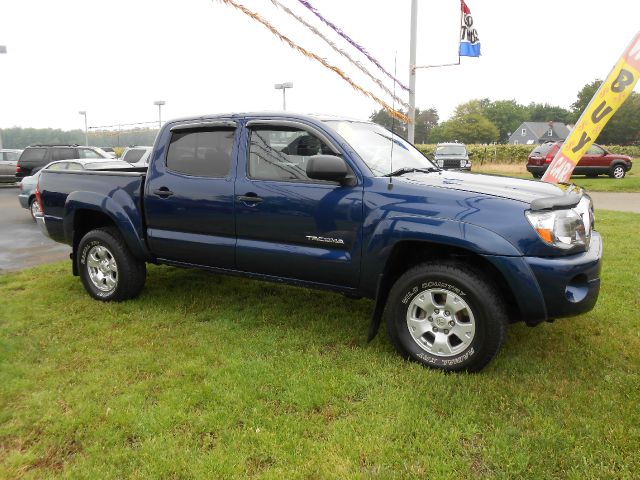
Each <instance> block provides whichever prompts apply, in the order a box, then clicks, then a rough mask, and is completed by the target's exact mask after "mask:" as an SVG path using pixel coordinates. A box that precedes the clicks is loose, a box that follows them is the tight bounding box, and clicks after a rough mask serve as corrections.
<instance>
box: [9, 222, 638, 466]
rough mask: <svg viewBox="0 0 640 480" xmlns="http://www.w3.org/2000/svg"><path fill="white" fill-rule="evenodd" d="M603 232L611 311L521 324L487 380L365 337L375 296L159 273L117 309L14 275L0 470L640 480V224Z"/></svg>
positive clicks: (58, 278)
mask: <svg viewBox="0 0 640 480" xmlns="http://www.w3.org/2000/svg"><path fill="white" fill-rule="evenodd" d="M597 222H598V229H599V230H600V231H601V232H602V233H603V235H604V239H605V259H604V267H603V272H602V281H603V284H602V292H601V298H600V301H599V302H598V305H597V306H596V308H595V309H594V310H593V311H592V312H590V313H588V314H585V315H582V316H580V317H577V318H572V319H564V320H559V321H557V322H556V323H553V324H544V325H541V326H538V327H536V328H528V327H526V326H524V325H521V324H518V325H514V326H513V327H512V328H510V330H509V335H508V338H507V342H506V344H505V348H504V349H503V351H502V353H501V354H500V355H499V356H498V357H497V358H496V359H495V360H494V362H493V363H492V364H491V365H489V367H487V368H486V369H485V370H484V371H483V372H482V373H480V374H477V375H465V374H462V375H446V374H443V373H440V372H437V371H433V370H429V369H425V368H422V367H419V366H418V365H416V364H412V363H407V362H405V361H403V360H402V359H401V358H400V357H398V356H397V355H396V354H395V352H394V351H393V350H392V348H391V346H390V344H389V341H388V339H387V337H386V334H385V333H384V332H383V333H381V335H379V336H378V338H377V339H376V340H375V341H374V342H372V343H371V344H367V343H366V333H367V327H368V321H369V316H370V313H371V310H372V303H371V302H370V301H367V300H360V301H353V300H348V299H346V298H343V297H342V296H339V295H336V294H332V293H325V292H318V291H311V290H304V289H298V288H293V287H287V286H281V285H275V284H267V283H262V282H256V281H249V280H243V279H234V278H227V277H222V276H215V275H209V274H207V273H204V272H199V271H188V270H178V269H172V268H168V267H153V268H150V269H149V279H148V283H147V288H146V289H145V290H144V292H143V293H142V295H141V296H140V298H139V299H137V300H135V301H129V302H125V303H121V304H101V303H98V302H95V301H93V300H91V299H90V298H89V297H88V296H87V295H86V294H85V293H84V291H83V289H82V287H81V285H80V282H79V281H78V279H77V278H73V277H72V276H71V274H70V267H69V265H68V264H67V263H62V264H55V265H51V266H45V267H39V268H36V269H33V270H28V271H24V272H21V273H17V274H10V275H4V276H0V385H1V388H0V478H33V479H40V478H87V479H97V478H99V479H109V478H113V479H121V478H134V479H138V478H139V479H147V478H247V477H249V478H272V479H281V478H372V477H374V478H385V479H386V478H438V479H440V478H451V479H460V478H469V479H475V478H482V477H485V478H563V479H564V478H573V479H583V478H634V477H635V478H637V475H638V472H639V471H640V455H638V452H639V451H640V408H639V403H640V389H639V385H640V333H638V332H639V329H638V324H639V322H640V294H639V292H640V287H639V285H640V273H639V270H638V265H639V264H640V251H639V250H638V248H637V243H636V242H635V241H629V239H637V238H639V237H640V215H637V214H624V213H614V212H598V220H597ZM634 472H635V473H634Z"/></svg>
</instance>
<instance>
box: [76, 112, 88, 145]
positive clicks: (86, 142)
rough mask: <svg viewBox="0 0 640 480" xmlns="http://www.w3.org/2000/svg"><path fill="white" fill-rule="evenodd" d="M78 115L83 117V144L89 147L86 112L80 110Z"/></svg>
mask: <svg viewBox="0 0 640 480" xmlns="http://www.w3.org/2000/svg"><path fill="white" fill-rule="evenodd" d="M78 113H79V114H80V115H84V144H85V145H86V146H87V147H88V146H89V129H88V128H87V112H86V110H80V111H79V112H78Z"/></svg>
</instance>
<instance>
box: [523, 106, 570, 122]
mask: <svg viewBox="0 0 640 480" xmlns="http://www.w3.org/2000/svg"><path fill="white" fill-rule="evenodd" d="M527 109H528V111H529V115H528V117H529V118H528V120H529V121H530V122H562V123H571V122H572V121H573V115H572V113H571V112H570V111H569V110H567V109H566V108H562V107H558V106H556V105H549V104H548V103H544V104H543V103H530V104H529V106H528V107H527Z"/></svg>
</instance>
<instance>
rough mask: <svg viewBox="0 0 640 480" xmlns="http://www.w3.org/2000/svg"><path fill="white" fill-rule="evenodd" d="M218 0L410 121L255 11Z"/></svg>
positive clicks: (397, 116) (382, 105) (405, 119)
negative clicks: (282, 32)
mask: <svg viewBox="0 0 640 480" xmlns="http://www.w3.org/2000/svg"><path fill="white" fill-rule="evenodd" d="M218 1H220V2H222V3H225V4H227V5H231V6H232V7H234V8H236V9H238V10H240V11H241V12H242V13H244V14H245V15H247V16H248V17H251V18H252V19H254V20H256V21H257V22H260V23H261V24H262V25H264V26H265V27H266V28H268V29H269V31H270V32H271V33H273V34H274V35H275V36H276V37H278V38H279V39H280V40H281V41H283V42H285V43H286V44H287V45H289V46H290V47H291V48H293V49H294V50H297V51H298V52H300V53H301V54H303V55H304V56H305V57H307V58H311V59H312V60H315V61H317V62H319V63H321V64H322V65H323V66H324V67H326V68H328V69H329V70H332V71H333V72H335V73H336V74H338V75H340V77H341V78H342V79H343V80H344V81H345V82H347V83H348V84H349V85H351V87H352V88H354V89H355V90H357V91H359V92H360V93H362V94H364V95H366V96H367V97H369V98H371V99H372V100H373V101H374V102H376V103H378V104H379V105H380V106H381V107H382V108H384V109H385V110H386V111H387V112H389V114H391V115H392V116H394V117H396V118H398V119H399V120H402V121H403V122H406V123H409V122H410V119H409V117H407V116H406V115H405V114H403V113H402V112H399V111H397V110H396V109H394V108H392V107H391V106H389V105H387V103H385V102H384V101H383V100H381V99H380V98H378V97H377V96H376V95H375V94H373V93H371V92H370V91H368V90H365V89H364V88H362V87H361V86H359V85H357V84H356V83H355V82H354V81H353V80H351V79H350V78H349V77H348V76H347V74H345V73H344V72H343V71H342V70H340V69H339V68H338V67H336V66H334V65H331V64H330V63H329V62H327V61H326V60H325V59H324V58H321V57H319V56H318V55H316V54H315V53H312V52H309V51H308V50H306V49H304V48H303V47H301V46H300V45H298V44H296V43H295V42H293V40H291V39H290V38H288V37H286V36H285V35H283V34H281V33H280V32H279V31H278V30H277V29H276V28H275V27H274V26H273V25H271V24H270V23H269V22H267V21H266V20H265V19H263V18H262V17H261V16H260V15H258V14H257V13H255V12H252V11H251V10H249V9H248V8H246V7H245V6H243V5H240V4H238V3H236V2H234V1H233V0H218Z"/></svg>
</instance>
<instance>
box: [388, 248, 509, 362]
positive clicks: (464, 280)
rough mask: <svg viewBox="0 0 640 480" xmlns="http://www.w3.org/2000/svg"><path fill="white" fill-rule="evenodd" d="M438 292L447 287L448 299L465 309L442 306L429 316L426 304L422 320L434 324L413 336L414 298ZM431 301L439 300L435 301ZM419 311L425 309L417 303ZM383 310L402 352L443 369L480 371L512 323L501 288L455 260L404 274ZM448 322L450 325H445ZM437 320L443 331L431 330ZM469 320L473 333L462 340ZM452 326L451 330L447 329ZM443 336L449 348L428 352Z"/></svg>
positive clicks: (437, 263) (429, 265) (406, 355)
mask: <svg viewBox="0 0 640 480" xmlns="http://www.w3.org/2000/svg"><path fill="white" fill-rule="evenodd" d="M436 291H441V292H449V293H448V295H450V297H449V296H448V295H447V296H445V297H446V298H447V299H448V301H453V302H459V301H462V303H463V304H465V305H466V307H467V308H465V309H464V310H460V311H458V313H453V314H451V312H449V311H445V312H442V311H440V312H439V315H436V314H435V313H434V312H435V311H432V312H431V316H429V313H427V312H428V308H427V309H425V310H424V322H430V323H428V324H427V323H425V324H424V325H423V326H424V328H429V330H428V331H425V333H424V334H423V335H422V336H421V337H420V338H419V339H415V338H414V334H413V333H412V332H410V331H409V328H410V327H409V317H410V315H411V312H412V311H413V310H414V309H416V307H415V306H414V305H415V302H418V301H420V299H424V298H425V295H427V294H428V292H430V293H429V298H435V297H437V295H441V294H439V293H434V292H436ZM414 301H415V302H414ZM431 302H432V303H434V304H435V303H437V302H434V301H433V300H431ZM447 304H449V303H447ZM443 305H444V304H443ZM457 306H460V303H457ZM456 308H457V307H456ZM416 310H418V311H421V310H420V308H419V307H417V309H416ZM469 311H470V312H471V313H470V314H469ZM384 315H385V319H386V322H387V329H388V331H389V336H390V337H391V341H392V342H393V344H394V346H395V348H396V350H397V351H398V353H400V355H402V356H403V357H405V358H407V359H410V360H413V361H415V362H418V363H421V364H422V365H424V366H427V367H432V368H438V369H441V370H445V371H467V372H477V371H480V370H481V369H482V368H484V367H485V366H486V365H487V364H488V363H489V362H490V361H491V360H492V359H493V358H494V357H495V356H496V354H497V353H498V351H499V350H500V348H501V347H502V344H503V342H504V338H505V334H506V329H507V323H508V320H507V312H506V307H505V305H504V302H503V301H502V299H501V298H500V295H499V294H498V290H497V288H496V287H495V286H494V285H493V284H492V283H491V282H490V281H488V280H487V278H486V277H485V276H484V275H483V274H482V273H481V272H480V271H478V270H477V269H475V268H474V267H472V266H470V265H467V264H465V263H461V262H455V261H442V262H427V263H423V264H420V265H418V266H416V267H414V268H412V269H411V270H409V271H407V272H406V273H404V274H403V275H402V276H401V277H400V278H399V279H398V280H397V281H396V283H395V284H394V285H393V287H392V289H391V292H390V294H389V299H388V300H387V305H386V307H385V313H384ZM445 315H447V316H445ZM429 318H431V319H432V320H429ZM465 320H466V321H465ZM412 321H415V320H412ZM420 321H422V320H420ZM447 321H448V322H447ZM450 322H453V323H450ZM447 323H448V324H450V325H452V326H451V327H449V326H447ZM436 324H439V325H441V327H440V328H439V329H438V328H436V330H435V331H436V332H439V333H432V331H433V327H434V326H435V325H436ZM414 325H415V323H414ZM443 325H444V327H443ZM471 325H472V326H473V328H474V332H473V335H472V336H471V338H470V339H468V340H467V342H465V341H463V340H460V337H458V336H456V332H457V331H458V330H459V329H460V328H469V326H471ZM412 328H415V327H412ZM420 328H423V327H420ZM449 328H450V329H451V330H450V331H449V330H447V329H449ZM454 329H456V330H455V331H454ZM445 333H446V334H447V335H445ZM436 335H439V337H436ZM430 336H431V337H433V338H430ZM461 336H462V335H461ZM443 337H444V338H445V339H446V340H445V343H446V345H447V347H445V348H449V349H450V350H451V351H450V352H448V354H447V353H445V354H444V355H438V354H434V353H433V352H430V351H429V349H431V350H434V349H435V348H436V347H435V345H436V338H443ZM429 340H431V342H432V346H431V347H430V346H429V345H428V343H429ZM454 340H455V341H456V343H457V342H458V341H459V343H457V345H455V346H454ZM418 342H421V343H422V345H421V344H419V343H418ZM440 344H441V345H442V343H440ZM441 351H442V350H441Z"/></svg>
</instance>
